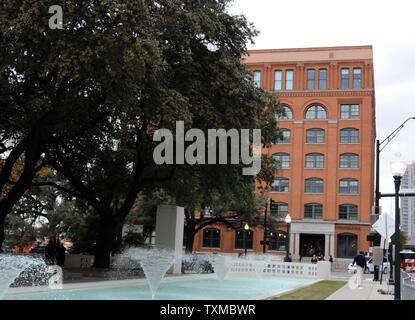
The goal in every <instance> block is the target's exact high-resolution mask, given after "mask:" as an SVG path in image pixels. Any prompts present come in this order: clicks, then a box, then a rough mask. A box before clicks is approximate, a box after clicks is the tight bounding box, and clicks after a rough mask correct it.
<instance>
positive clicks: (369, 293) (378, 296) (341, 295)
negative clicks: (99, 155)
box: [326, 275, 394, 300]
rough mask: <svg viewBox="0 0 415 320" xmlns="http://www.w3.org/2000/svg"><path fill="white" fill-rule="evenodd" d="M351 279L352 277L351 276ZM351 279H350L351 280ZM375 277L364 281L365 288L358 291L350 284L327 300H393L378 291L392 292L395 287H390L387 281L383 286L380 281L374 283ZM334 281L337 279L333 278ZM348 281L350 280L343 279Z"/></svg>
mask: <svg viewBox="0 0 415 320" xmlns="http://www.w3.org/2000/svg"><path fill="white" fill-rule="evenodd" d="M350 277H351V276H350ZM350 277H349V279H350ZM372 279H373V275H372V276H371V277H366V278H365V280H364V281H363V286H362V287H363V288H362V289H357V288H355V286H353V285H351V286H350V285H349V282H348V283H347V284H346V285H345V286H343V287H342V288H340V289H339V290H337V291H336V292H335V293H333V294H332V295H330V296H329V297H327V298H326V300H393V299H394V296H393V295H389V294H382V293H380V292H379V291H378V290H380V289H382V290H383V291H385V292H387V291H389V292H390V291H392V292H393V289H394V288H393V286H388V284H387V281H385V280H384V281H382V285H381V284H380V282H379V281H373V280H372ZM332 280H340V279H336V277H332ZM342 280H348V279H342Z"/></svg>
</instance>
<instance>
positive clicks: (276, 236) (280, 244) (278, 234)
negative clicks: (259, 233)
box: [268, 230, 287, 251]
mask: <svg viewBox="0 0 415 320" xmlns="http://www.w3.org/2000/svg"><path fill="white" fill-rule="evenodd" d="M269 240H270V242H271V244H270V246H269V247H268V249H269V250H275V251H285V250H287V249H286V248H287V232H285V231H281V230H276V231H271V232H270V233H269Z"/></svg>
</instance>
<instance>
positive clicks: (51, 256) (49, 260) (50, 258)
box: [45, 238, 58, 266]
mask: <svg viewBox="0 0 415 320" xmlns="http://www.w3.org/2000/svg"><path fill="white" fill-rule="evenodd" d="M57 251H58V247H57V245H56V243H55V239H53V238H52V239H50V240H49V243H48V244H47V245H46V247H45V258H46V264H47V265H49V266H52V265H54V264H56V262H55V259H56V253H57Z"/></svg>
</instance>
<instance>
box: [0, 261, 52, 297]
mask: <svg viewBox="0 0 415 320" xmlns="http://www.w3.org/2000/svg"><path fill="white" fill-rule="evenodd" d="M48 270H49V269H48V266H47V265H46V264H45V262H44V260H43V259H40V258H33V257H30V256H16V255H7V254H1V255H0V271H1V272H0V300H2V299H3V296H4V294H5V292H6V291H7V290H8V288H9V287H10V285H11V284H13V282H15V280H16V279H17V278H19V280H20V282H22V283H24V284H26V285H33V284H41V283H42V282H44V281H45V279H47V274H48Z"/></svg>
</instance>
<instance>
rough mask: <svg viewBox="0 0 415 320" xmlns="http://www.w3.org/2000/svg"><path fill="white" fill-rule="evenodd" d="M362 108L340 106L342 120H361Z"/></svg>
mask: <svg viewBox="0 0 415 320" xmlns="http://www.w3.org/2000/svg"><path fill="white" fill-rule="evenodd" d="M359 118H360V106H359V105H358V104H342V105H340V119H342V120H359Z"/></svg>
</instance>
